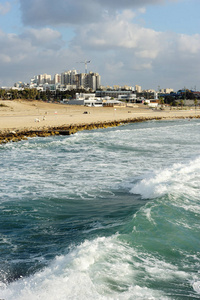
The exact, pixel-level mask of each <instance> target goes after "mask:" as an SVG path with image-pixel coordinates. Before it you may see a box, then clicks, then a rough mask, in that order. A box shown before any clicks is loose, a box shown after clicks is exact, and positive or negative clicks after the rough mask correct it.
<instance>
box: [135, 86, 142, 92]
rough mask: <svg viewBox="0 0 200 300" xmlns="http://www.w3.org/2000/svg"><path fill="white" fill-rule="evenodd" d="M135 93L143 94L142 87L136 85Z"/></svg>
mask: <svg viewBox="0 0 200 300" xmlns="http://www.w3.org/2000/svg"><path fill="white" fill-rule="evenodd" d="M135 91H136V92H137V93H142V87H141V86H140V85H136V86H135Z"/></svg>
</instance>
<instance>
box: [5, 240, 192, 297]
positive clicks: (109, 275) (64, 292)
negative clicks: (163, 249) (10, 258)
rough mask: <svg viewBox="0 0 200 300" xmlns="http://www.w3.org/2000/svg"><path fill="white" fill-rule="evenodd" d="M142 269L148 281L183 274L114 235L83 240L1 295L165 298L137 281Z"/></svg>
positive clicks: (182, 275) (8, 287)
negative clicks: (65, 253)
mask: <svg viewBox="0 0 200 300" xmlns="http://www.w3.org/2000/svg"><path fill="white" fill-rule="evenodd" d="M144 270H145V273H144V274H145V276H146V277H149V278H151V277H152V280H157V279H159V280H160V278H162V279H163V280H168V279H169V278H174V276H180V277H181V278H184V277H185V276H186V275H185V274H182V273H181V272H179V271H178V269H177V267H175V266H172V265H170V264H168V263H165V262H164V261H159V259H158V258H154V257H151V256H150V255H146V254H145V253H138V252H137V251H136V250H135V249H134V248H132V247H129V245H128V244H126V243H122V242H120V240H119V239H118V236H117V235H116V236H113V237H110V238H105V237H102V238H97V239H95V240H93V241H85V242H84V243H83V244H81V245H80V246H78V247H76V248H75V249H73V250H72V251H71V252H70V253H69V254H67V255H63V256H59V257H57V258H56V259H55V260H54V261H53V262H52V264H51V265H50V266H49V267H46V268H45V269H44V270H43V271H40V272H38V273H36V274H35V275H32V276H31V277H29V278H21V279H19V280H18V281H16V282H13V283H11V284H10V285H8V286H7V287H5V286H4V285H2V286H0V291H1V297H2V298H4V299H6V300H16V299H17V300H27V299H29V300H37V299H42V300H47V299H48V300H58V299H59V300H64V299H83V300H84V299H119V300H126V299H132V298H133V297H134V299H137V300H139V299H142V300H143V299H168V298H167V296H165V295H164V294H163V293H161V292H159V291H155V290H153V289H150V288H147V287H143V282H142V281H138V279H137V277H138V275H142V274H143V272H144ZM144 274H143V275H142V276H144Z"/></svg>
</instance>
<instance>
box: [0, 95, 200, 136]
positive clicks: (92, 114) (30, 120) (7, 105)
mask: <svg viewBox="0 0 200 300" xmlns="http://www.w3.org/2000/svg"><path fill="white" fill-rule="evenodd" d="M199 114H200V110H199V109H197V110H196V111H195V109H188V110H170V109H169V108H166V109H164V110H157V111H156V110H152V109H150V108H148V107H147V106H144V105H135V106H134V107H131V106H130V107H121V108H120V107H84V106H78V105H76V106H75V105H74V106H72V105H66V104H54V103H45V102H40V101H17V100H16V101H9V100H4V101H0V131H1V132H2V131H7V130H16V129H18V130H26V129H28V130H34V129H43V128H51V127H54V126H66V125H80V124H91V123H94V122H95V123H96V122H107V121H110V122H112V121H123V120H127V119H133V118H138V117H147V118H156V117H159V118H169V119H171V118H180V117H183V118H187V117H197V116H198V115H199Z"/></svg>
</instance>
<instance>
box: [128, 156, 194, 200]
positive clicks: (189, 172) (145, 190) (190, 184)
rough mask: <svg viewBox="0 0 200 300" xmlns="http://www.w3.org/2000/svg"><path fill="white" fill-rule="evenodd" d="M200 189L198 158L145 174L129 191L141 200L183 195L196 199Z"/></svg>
mask: <svg viewBox="0 0 200 300" xmlns="http://www.w3.org/2000/svg"><path fill="white" fill-rule="evenodd" d="M199 188H200V157H198V158H196V159H195V160H193V161H190V162H189V163H186V164H184V163H181V164H178V163H176V164H174V165H173V166H172V167H169V168H165V169H164V170H163V169H160V170H156V171H154V172H152V173H148V174H146V175H145V176H144V177H143V179H141V180H139V181H138V182H137V183H136V184H134V185H133V187H132V188H131V189H130V193H132V194H140V195H141V196H142V198H148V199H152V198H156V197H161V196H163V195H166V194H176V195H179V194H182V195H183V194H185V195H190V197H198V195H199V194H198V190H199Z"/></svg>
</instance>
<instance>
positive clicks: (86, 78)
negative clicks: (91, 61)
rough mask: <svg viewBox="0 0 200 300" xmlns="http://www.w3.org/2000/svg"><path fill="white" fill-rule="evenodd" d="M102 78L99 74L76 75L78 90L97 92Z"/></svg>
mask: <svg viewBox="0 0 200 300" xmlns="http://www.w3.org/2000/svg"><path fill="white" fill-rule="evenodd" d="M100 85H101V76H100V75H99V74H98V73H93V72H90V73H80V74H77V75H76V86H77V88H84V89H92V90H94V91H96V90H97V89H99V88H100Z"/></svg>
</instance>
